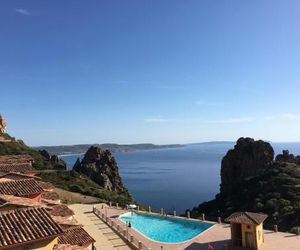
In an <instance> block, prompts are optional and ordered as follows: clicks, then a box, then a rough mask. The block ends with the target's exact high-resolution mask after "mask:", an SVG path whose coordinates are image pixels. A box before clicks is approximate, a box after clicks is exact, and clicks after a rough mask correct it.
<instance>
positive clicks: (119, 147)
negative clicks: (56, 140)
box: [34, 143, 184, 156]
mask: <svg viewBox="0 0 300 250" xmlns="http://www.w3.org/2000/svg"><path fill="white" fill-rule="evenodd" d="M92 145H94V146H97V147H100V148H101V149H103V150H110V151H112V152H132V151H138V150H151V149H164V148H179V147H184V145H183V144H167V145H155V144H152V143H142V144H113V143H105V144H78V145H58V146H39V147H34V149H35V150H47V151H48V152H49V153H50V154H51V155H52V154H55V155H59V156H71V155H78V154H84V153H85V152H86V151H87V149H88V148H89V147H90V146H92Z"/></svg>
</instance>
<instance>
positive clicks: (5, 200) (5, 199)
mask: <svg viewBox="0 0 300 250" xmlns="http://www.w3.org/2000/svg"><path fill="white" fill-rule="evenodd" d="M1 204H2V205H1ZM9 204H12V205H17V206H24V207H42V206H44V205H43V204H42V203H40V202H37V201H34V200H32V199H29V198H24V197H17V196H13V195H5V194H0V207H1V206H6V205H9Z"/></svg>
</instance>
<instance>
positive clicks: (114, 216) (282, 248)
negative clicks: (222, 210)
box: [92, 205, 300, 250]
mask: <svg viewBox="0 0 300 250" xmlns="http://www.w3.org/2000/svg"><path fill="white" fill-rule="evenodd" d="M96 208H97V209H98V210H99V211H100V212H101V213H102V214H104V215H105V214H106V215H107V217H108V218H110V220H111V221H113V222H114V224H115V225H120V228H122V230H124V229H126V225H125V224H124V223H123V222H122V221H120V220H119V219H118V216H119V215H120V214H123V213H126V212H128V211H127V210H121V209H115V208H110V207H107V208H102V205H101V206H99V205H97V206H96ZM105 230H107V228H105ZM126 230H127V229H126ZM128 230H129V231H128V233H129V235H133V236H134V238H135V239H137V240H139V241H141V242H142V243H143V244H144V245H145V246H147V247H148V248H151V249H152V250H161V249H162V248H161V247H163V250H173V249H177V250H181V249H184V250H207V249H208V243H211V245H213V247H214V250H224V249H228V250H231V249H234V250H238V249H241V248H231V247H228V248H226V246H227V245H228V246H229V244H230V226H229V224H215V225H214V226H212V227H211V228H209V229H208V230H206V231H204V232H203V233H202V234H200V235H199V236H197V237H195V238H194V239H192V240H191V241H188V242H186V243H182V244H161V243H158V242H154V241H151V240H149V239H148V238H146V237H144V236H142V235H141V234H140V233H138V232H137V231H135V230H134V229H133V228H129V229H128ZM101 231H102V230H101ZM103 232H104V231H103ZM92 236H93V237H94V238H95V237H96V236H94V235H92ZM95 239H96V238H95ZM101 249H106V248H101ZM143 249H145V248H143ZM299 249H300V236H296V235H294V234H289V233H281V232H278V233H275V232H273V231H267V230H265V243H264V245H263V246H262V247H261V248H260V250H299Z"/></svg>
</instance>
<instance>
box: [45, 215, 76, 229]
mask: <svg viewBox="0 0 300 250" xmlns="http://www.w3.org/2000/svg"><path fill="white" fill-rule="evenodd" d="M51 217H52V219H53V220H54V221H55V222H56V223H57V224H59V225H60V226H61V227H62V228H63V226H69V227H70V226H75V225H78V223H77V221H76V220H75V219H74V218H72V219H68V218H66V217H61V216H51Z"/></svg>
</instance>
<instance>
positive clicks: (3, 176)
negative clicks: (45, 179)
mask: <svg viewBox="0 0 300 250" xmlns="http://www.w3.org/2000/svg"><path fill="white" fill-rule="evenodd" d="M24 179H35V180H37V181H40V180H41V178H40V177H38V176H33V175H31V174H22V173H20V172H9V173H7V172H0V182H2V181H17V180H24ZM39 184H41V183H40V182H39ZM40 186H41V185H40Z"/></svg>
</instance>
